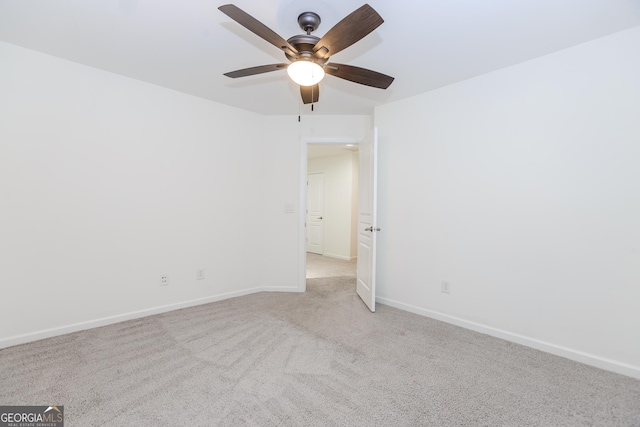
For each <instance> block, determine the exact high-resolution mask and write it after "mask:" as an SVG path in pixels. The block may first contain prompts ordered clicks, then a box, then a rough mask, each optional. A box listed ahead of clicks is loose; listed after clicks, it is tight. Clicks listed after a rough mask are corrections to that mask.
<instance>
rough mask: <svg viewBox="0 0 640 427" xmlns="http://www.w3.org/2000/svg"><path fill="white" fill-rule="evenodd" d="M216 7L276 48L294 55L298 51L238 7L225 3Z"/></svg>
mask: <svg viewBox="0 0 640 427" xmlns="http://www.w3.org/2000/svg"><path fill="white" fill-rule="evenodd" d="M218 9H219V10H220V11H221V12H223V13H225V14H226V15H227V16H229V18H231V19H233V20H234V21H236V22H237V23H238V24H240V25H242V26H243V27H245V28H246V29H247V30H249V31H251V32H252V33H254V34H256V35H258V36H260V37H262V38H263V39H264V40H266V41H268V42H269V43H271V44H272V45H274V46H275V47H277V48H278V49H281V50H288V51H290V53H293V54H294V55H295V54H297V53H298V51H297V50H296V48H295V47H293V46H292V45H290V44H289V42H287V41H286V40H285V39H283V38H282V37H280V36H279V35H277V34H276V33H275V32H274V31H273V30H272V29H270V28H269V27H267V26H266V25H264V24H263V23H262V22H260V21H258V20H257V19H256V18H254V17H253V16H251V15H249V14H248V13H247V12H245V11H244V10H242V9H240V8H239V7H237V6H235V5H233V4H225V5H222V6H220V7H219V8H218Z"/></svg>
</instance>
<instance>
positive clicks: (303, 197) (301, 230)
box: [298, 138, 362, 292]
mask: <svg viewBox="0 0 640 427" xmlns="http://www.w3.org/2000/svg"><path fill="white" fill-rule="evenodd" d="M360 141H362V138H302V139H301V140H300V184H299V186H298V188H299V190H300V197H299V200H300V206H301V207H302V206H304V208H303V209H298V210H299V211H300V212H299V216H298V221H299V223H298V253H299V255H298V256H299V258H298V292H305V291H306V290H307V242H306V235H307V233H306V230H305V226H304V224H305V221H306V219H307V218H306V217H307V214H306V210H307V208H306V206H307V161H308V158H307V156H308V153H309V149H308V146H309V144H333V145H343V144H354V145H355V144H359V143H360ZM356 197H357V196H356Z"/></svg>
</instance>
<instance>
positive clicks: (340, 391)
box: [0, 277, 640, 427]
mask: <svg viewBox="0 0 640 427" xmlns="http://www.w3.org/2000/svg"><path fill="white" fill-rule="evenodd" d="M354 288H355V281H354V279H353V277H335V278H327V279H311V280H309V284H308V292H306V293H304V294H283V293H259V294H254V295H249V296H246V297H241V298H234V299H230V300H226V301H221V302H217V303H213V304H207V305H203V306H199V307H195V308H190V309H184V310H179V311H175V312H171V313H165V314H161V315H157V316H152V317H148V318H144V319H139V320H134V321H129V322H124V323H120V324H117V325H112V326H107V327H103V328H98V329H93V330H90V331H84V332H79V333H74V334H70V335H66V336H62V337H57V338H52V339H48V340H43V341H39V342H34V343H30V344H26V345H21V346H16V347H12V348H8V349H4V350H1V351H0V385H1V386H0V404H3V405H50V404H57V405H64V407H65V415H66V419H67V423H66V425H67V426H68V427H73V426H82V427H85V426H217V425H222V426H242V425H248V426H275V425H284V426H307V425H308V426H316V425H317V426H396V425H398V426H409V425H411V426H554V427H556V426H606V427H610V426H640V381H637V380H634V379H631V378H628V377H624V376H621V375H617V374H613V373H610V372H606V371H602V370H599V369H596V368H592V367H589V366H586V365H581V364H578V363H575V362H571V361H569V360H566V359H562V358H559V357H556V356H552V355H549V354H546V353H542V352H539V351H536V350H532V349H529V348H526V347H522V346H519V345H516V344H513V343H509V342H506V341H502V340H499V339H496V338H492V337H489V336H486V335H482V334H478V333H475V332H471V331H468V330H465V329H461V328H457V327H455V326H451V325H447V324H444V323H441V322H437V321H434V320H430V319H427V318H424V317H420V316H417V315H413V314H410V313H406V312H403V311H400V310H397V309H394V308H390V307H387V306H384V305H378V310H377V312H376V313H375V314H372V313H370V312H369V311H368V310H367V308H366V307H365V306H364V304H363V303H362V302H361V301H360V300H359V299H358V297H357V295H356V294H355V291H354Z"/></svg>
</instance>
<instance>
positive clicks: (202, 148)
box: [0, 43, 295, 347]
mask: <svg viewBox="0 0 640 427" xmlns="http://www.w3.org/2000/svg"><path fill="white" fill-rule="evenodd" d="M0 61H2V66H0V93H1V94H2V99H1V101H0V204H1V208H0V263H1V266H0V284H1V286H2V298H0V347H1V346H4V345H11V344H15V343H18V342H22V341H28V340H30V339H34V338H38V337H43V336H48V335H55V334H57V333H60V332H64V331H68V330H74V329H81V328H82V327H88V326H95V325H97V324H103V323H109V322H110V321H115V320H118V319H119V320H122V319H124V318H130V317H136V316H139V315H142V314H149V313H152V312H155V311H162V310H166V309H169V308H176V307H179V306H183V305H189V304H193V303H196V302H205V301H209V300H212V299H216V298H222V297H225V296H229V295H240V294H243V293H246V292H252V291H254V290H256V289H259V288H257V287H259V286H260V284H261V282H260V281H261V280H262V277H261V274H260V273H261V270H262V264H261V263H262V259H261V257H260V256H259V253H260V249H261V248H260V245H257V244H256V242H262V241H263V239H264V235H263V229H264V224H263V223H261V216H260V215H256V214H255V200H256V199H257V198H261V197H263V193H264V191H263V190H264V189H263V188H262V187H261V186H260V183H261V182H262V181H263V177H264V172H265V171H264V162H263V158H264V151H265V148H264V147H265V145H264V142H263V141H261V140H260V133H259V131H260V127H261V126H260V125H261V124H262V121H263V117H262V116H259V115H256V114H253V113H248V112H245V111H242V110H237V109H233V108H230V107H227V106H223V105H220V104H216V103H213V102H210V101H206V100H203V99H199V98H196V97H192V96H189V95H185V94H181V93H178V92H174V91H171V90H167V89H164V88H160V87H157V86H153V85H150V84H145V83H142V82H139V81H135V80H132V79H128V78H125V77H122V76H118V75H115V74H110V73H106V72H103V71H99V70H96V69H92V68H89V67H85V66H81V65H78V64H74V63H71V62H68V61H64V60H61V59H57V58H54V57H51V56H47V55H43V54H40V53H36V52H33V51H29V50H26V49H22V48H19V47H16V46H12V45H9V44H6V43H0ZM247 123H258V124H259V125H258V126H247ZM294 187H295V184H294ZM248 224H252V225H253V226H251V227H249V226H248ZM292 240H293V241H294V242H295V235H294V236H293V238H292ZM247 265H253V266H255V268H247ZM196 269H205V271H206V279H205V280H198V281H197V280H196V276H195V272H196ZM162 273H168V274H169V279H170V285H169V286H167V287H160V286H159V280H160V275H161V274H162Z"/></svg>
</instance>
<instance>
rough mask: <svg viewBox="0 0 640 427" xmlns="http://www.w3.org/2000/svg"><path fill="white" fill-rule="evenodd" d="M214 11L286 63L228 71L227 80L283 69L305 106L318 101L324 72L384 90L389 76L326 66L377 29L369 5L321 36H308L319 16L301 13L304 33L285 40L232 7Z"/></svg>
mask: <svg viewBox="0 0 640 427" xmlns="http://www.w3.org/2000/svg"><path fill="white" fill-rule="evenodd" d="M218 9H220V11H222V12H223V13H225V14H226V15H228V16H229V17H230V18H231V19H233V20H234V21H236V22H237V23H238V24H240V25H242V26H243V27H245V28H246V29H248V30H249V31H251V32H253V33H254V34H256V35H258V36H260V37H262V38H263V39H264V40H266V41H268V42H269V43H271V44H272V45H274V46H276V47H277V48H278V49H281V50H282V51H283V52H284V54H285V56H286V57H287V59H288V60H289V61H290V64H287V63H281V64H270V65H260V66H258V67H251V68H245V69H242V70H236V71H231V72H229V73H225V74H224V75H225V76H227V77H231V78H234V79H235V78H238V77H246V76H253V75H256V74H262V73H268V72H270V71H276V70H284V69H286V70H287V73H288V74H289V76H290V77H291V79H292V80H293V81H294V82H296V83H297V84H299V85H300V94H301V95H302V101H303V102H304V103H305V104H310V103H314V102H318V98H319V88H318V82H319V81H320V80H322V78H323V77H324V75H325V73H326V74H330V75H332V76H335V77H339V78H341V79H345V80H349V81H352V82H355V83H359V84H362V85H366V86H371V87H375V88H379V89H386V88H388V87H389V85H391V83H392V82H393V77H391V76H387V75H385V74H382V73H378V72H377V71H372V70H368V69H366V68H360V67H355V66H353V65H345V64H337V63H335V62H331V63H328V61H329V56H330V55H333V54H336V53H338V52H340V51H341V50H343V49H345V48H347V47H349V46H351V45H352V44H354V43H356V42H357V41H359V40H360V39H362V38H364V37H365V36H366V35H367V34H369V33H370V32H372V31H373V30H375V29H376V28H377V27H378V26H380V25H381V24H382V23H383V22H384V20H383V19H382V17H381V16H380V15H379V14H378V12H376V11H375V10H374V9H373V8H372V7H371V6H369V5H368V4H365V5H363V6H362V7H360V8H359V9H356V10H355V11H353V12H351V13H350V14H349V15H347V16H346V17H345V18H344V19H343V20H342V21H340V22H338V23H337V24H336V25H334V26H333V27H332V28H331V29H330V30H329V31H327V33H326V34H325V35H324V36H323V37H322V38H319V37H316V36H313V35H311V33H312V32H314V31H315V30H316V29H317V28H318V26H319V25H320V16H318V14H317V13H314V12H304V13H302V14H300V16H298V24H299V25H300V28H302V30H303V31H304V32H305V33H306V34H299V35H296V36H293V37H291V38H290V39H289V40H285V39H283V38H282V37H280V36H279V35H278V34H276V33H275V32H274V31H273V30H271V29H270V28H269V27H267V26H266V25H264V24H263V23H262V22H260V21H258V20H257V19H255V18H254V17H252V16H251V15H249V14H248V13H246V12H245V11H243V10H241V9H240V8H238V7H237V6H235V5H233V4H226V5H223V6H220V7H219V8H218Z"/></svg>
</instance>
